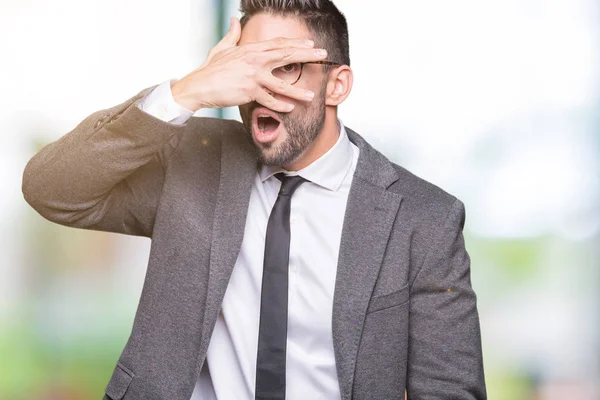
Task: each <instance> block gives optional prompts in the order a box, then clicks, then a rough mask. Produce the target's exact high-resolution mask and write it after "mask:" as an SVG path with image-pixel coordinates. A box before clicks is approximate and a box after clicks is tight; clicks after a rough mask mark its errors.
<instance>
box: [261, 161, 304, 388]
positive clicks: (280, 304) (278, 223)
mask: <svg viewBox="0 0 600 400" xmlns="http://www.w3.org/2000/svg"><path fill="white" fill-rule="evenodd" d="M275 176H276V177H277V179H279V180H280V181H281V189H280V190H279V195H278V196H277V200H276V201H275V205H274V206H273V209H272V210H271V215H270V216H269V222H268V224H267V237H266V240H265V260H264V265H263V278H262V293H261V298H260V324H259V328H258V355H257V359H256V391H255V393H256V396H255V398H256V399H257V400H283V399H285V352H286V343H287V312H288V264H289V260H290V206H291V200H292V195H293V194H294V192H295V191H296V189H298V187H299V186H300V185H301V184H302V183H303V182H306V180H305V179H304V178H302V177H300V176H297V175H296V176H286V175H284V174H283V173H278V174H276V175H275Z"/></svg>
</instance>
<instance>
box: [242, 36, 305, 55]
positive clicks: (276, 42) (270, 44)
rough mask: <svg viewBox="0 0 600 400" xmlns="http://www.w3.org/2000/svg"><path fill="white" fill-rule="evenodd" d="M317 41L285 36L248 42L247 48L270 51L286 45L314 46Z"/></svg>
mask: <svg viewBox="0 0 600 400" xmlns="http://www.w3.org/2000/svg"><path fill="white" fill-rule="evenodd" d="M314 45H315V43H314V42H313V41H312V40H309V39H296V38H283V37H277V38H275V39H270V40H266V41H264V42H256V43H249V44H247V45H246V46H247V48H248V50H250V51H257V52H262V51H269V50H276V49H283V48H286V47H299V48H304V49H308V48H312V47H314Z"/></svg>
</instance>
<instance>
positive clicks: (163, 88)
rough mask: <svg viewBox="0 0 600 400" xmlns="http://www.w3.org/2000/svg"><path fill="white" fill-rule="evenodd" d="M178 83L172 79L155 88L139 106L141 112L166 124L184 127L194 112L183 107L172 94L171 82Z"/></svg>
mask: <svg viewBox="0 0 600 400" xmlns="http://www.w3.org/2000/svg"><path fill="white" fill-rule="evenodd" d="M176 81H177V79H170V80H168V81H165V82H163V83H161V84H160V85H158V86H157V87H156V88H154V90H152V91H151V92H150V93H149V94H148V95H147V96H146V97H145V98H144V99H143V100H142V101H141V102H140V103H139V104H138V107H139V108H140V110H142V111H144V112H146V113H148V114H150V115H152V116H153V117H155V118H158V119H160V120H163V121H165V122H169V123H172V124H176V125H183V124H184V123H185V122H186V121H187V120H188V119H189V118H190V117H191V116H192V115H193V114H194V112H193V111H190V110H188V109H187V108H185V107H182V106H181V105H179V104H178V103H177V102H176V101H175V98H174V97H173V92H171V82H176Z"/></svg>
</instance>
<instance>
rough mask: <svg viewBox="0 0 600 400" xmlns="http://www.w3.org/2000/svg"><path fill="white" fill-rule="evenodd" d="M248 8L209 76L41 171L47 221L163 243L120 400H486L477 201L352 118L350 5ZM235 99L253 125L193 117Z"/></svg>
mask: <svg viewBox="0 0 600 400" xmlns="http://www.w3.org/2000/svg"><path fill="white" fill-rule="evenodd" d="M241 11H242V14H243V17H242V19H241V21H238V20H237V19H235V18H234V19H232V22H231V27H230V30H229V32H228V33H227V35H226V36H225V37H224V38H223V39H222V40H221V41H220V42H219V44H217V46H216V47H214V48H213V49H212V50H211V51H210V53H209V55H208V58H207V60H206V62H205V64H204V65H203V66H202V67H200V68H198V69H197V70H195V71H193V72H191V73H190V74H188V75H187V76H185V77H183V78H182V79H181V80H178V81H176V82H170V81H168V82H165V83H163V84H162V85H158V86H156V87H151V88H148V89H145V90H143V91H142V92H140V93H139V94H138V95H136V96H134V97H132V98H131V99H129V100H127V101H126V102H124V103H123V104H120V105H117V106H115V107H113V108H110V109H107V110H102V111H98V112H96V113H94V114H92V115H90V116H89V117H87V118H86V119H85V120H83V121H82V122H81V123H80V124H79V125H78V126H77V127H76V128H75V129H74V130H73V131H71V132H69V133H68V134H66V135H65V136H63V137H62V138H60V139H59V140H57V141H56V142H54V143H51V144H49V145H48V146H46V147H45V148H43V149H42V150H41V151H40V152H39V153H38V154H36V155H35V156H34V157H33V158H32V159H31V160H30V162H29V163H28V165H27V167H26V169H25V171H24V178H23V193H24V196H25V198H26V200H27V201H28V202H29V203H30V204H31V206H32V207H34V208H35V209H36V210H37V211H38V212H39V213H40V214H41V215H43V216H44V217H46V218H47V219H49V220H51V221H54V222H57V223H60V224H63V225H67V226H73V227H78V228H85V229H95V230H103V231H109V232H119V233H125V234H131V235H140V236H147V237H149V238H151V239H152V247H151V251H150V259H149V263H148V270H147V274H146V280H145V283H144V288H143V291H142V295H141V299H140V303H139V307H138V310H137V313H136V316H135V320H134V324H133V329H132V332H131V335H130V337H129V340H128V342H127V344H126V346H125V348H124V350H123V353H122V355H121V357H120V359H119V361H118V363H117V366H116V368H115V370H114V373H113V375H112V377H111V379H110V381H109V383H108V386H107V388H106V395H105V399H113V400H119V399H127V400H133V399H144V400H149V399H168V400H179V399H182V400H183V399H185V400H188V399H190V398H192V399H215V398H218V399H219V400H221V399H225V400H227V399H250V398H256V399H284V398H288V399H336V398H341V399H400V398H403V397H404V396H405V392H406V394H407V396H408V398H410V399H483V398H485V396H486V395H485V385H484V377H483V367H482V356H481V343H480V332H479V321H478V315H477V308H476V298H475V294H474V292H473V290H472V288H471V284H470V272H469V257H468V255H467V253H466V251H465V247H464V243H463V237H462V233H461V232H462V227H463V223H464V208H463V204H462V203H461V202H460V201H459V200H457V199H456V198H454V197H453V196H451V195H449V194H447V193H445V192H444V191H442V190H441V189H439V188H437V187H436V186H434V185H432V184H430V183H427V182H425V181H423V180H421V179H419V178H417V177H415V176H414V175H412V174H411V173H409V172H408V171H406V170H405V169H403V168H401V167H399V166H397V165H395V164H393V163H391V162H390V161H389V160H387V159H386V158H385V157H384V156H383V155H382V154H381V153H379V152H378V151H377V150H375V149H373V148H372V147H371V146H370V145H369V144H368V143H367V142H366V141H365V140H364V139H363V138H362V137H361V136H360V135H358V134H357V133H356V132H354V131H353V130H351V129H350V128H347V127H345V126H344V125H343V123H342V122H341V120H340V119H338V116H337V106H338V105H339V104H341V103H342V102H343V101H344V100H345V99H346V97H347V96H348V95H349V93H350V90H351V87H352V78H353V76H352V70H351V69H350V66H349V65H350V60H349V51H348V30H347V24H346V20H345V18H344V16H343V15H342V14H341V13H340V12H339V10H338V9H337V8H336V7H335V6H334V5H333V3H331V2H330V1H326V0H325V1H324V0H290V1H285V2H283V1H277V0H262V1H258V0H254V1H252V0H242V2H241ZM310 39H312V40H313V41H314V42H315V43H316V44H315V43H310V42H309V41H308V40H310ZM318 48H323V49H326V50H327V52H326V53H325V52H322V51H319V50H318ZM234 105H238V106H239V109H240V114H241V116H242V120H243V124H240V123H239V122H236V121H228V120H218V119H212V118H194V117H191V114H192V113H193V112H194V111H196V110H198V109H200V108H203V107H227V106H234Z"/></svg>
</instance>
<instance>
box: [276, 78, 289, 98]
mask: <svg viewBox="0 0 600 400" xmlns="http://www.w3.org/2000/svg"><path fill="white" fill-rule="evenodd" d="M277 89H278V92H280V93H282V94H284V93H287V91H288V90H287V89H288V86H287V83H286V82H285V81H283V80H281V79H280V80H279V81H277Z"/></svg>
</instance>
